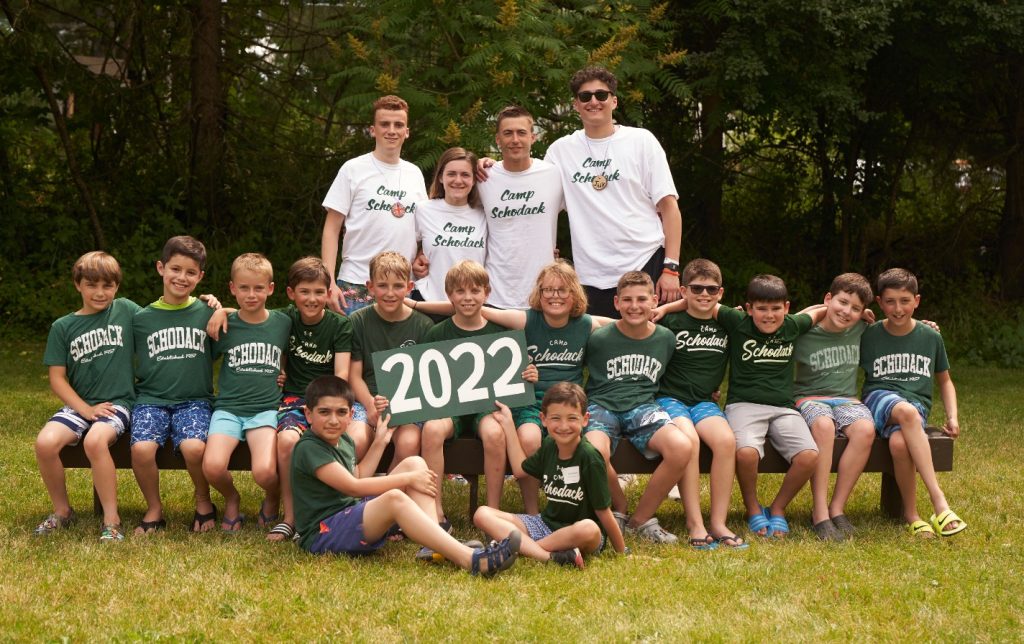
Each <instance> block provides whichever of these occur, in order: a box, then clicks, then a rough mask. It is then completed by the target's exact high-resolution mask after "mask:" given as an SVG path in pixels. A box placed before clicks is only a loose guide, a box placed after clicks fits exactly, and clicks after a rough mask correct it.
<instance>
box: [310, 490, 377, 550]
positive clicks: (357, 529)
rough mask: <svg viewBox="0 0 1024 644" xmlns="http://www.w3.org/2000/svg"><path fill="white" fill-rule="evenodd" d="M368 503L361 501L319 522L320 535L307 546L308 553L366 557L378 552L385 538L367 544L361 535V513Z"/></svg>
mask: <svg viewBox="0 0 1024 644" xmlns="http://www.w3.org/2000/svg"><path fill="white" fill-rule="evenodd" d="M369 501H370V499H363V500H362V501H360V502H359V503H357V504H355V505H353V506H351V507H348V508H345V509H344V510H342V511H341V512H337V513H335V514H332V515H331V516H329V517H327V518H326V519H324V520H323V521H321V522H320V534H319V535H317V537H316V539H314V540H313V543H312V544H311V545H310V546H309V551H310V552H311V553H313V554H315V555H322V554H328V553H332V554H346V555H366V554H370V553H371V552H376V551H377V550H380V549H381V548H382V547H383V546H384V544H385V543H387V538H386V537H384V536H381V538H380V539H378V540H377V541H373V542H368V541H366V536H365V535H364V534H363V511H364V510H365V509H366V504H367V503H368V502H369Z"/></svg>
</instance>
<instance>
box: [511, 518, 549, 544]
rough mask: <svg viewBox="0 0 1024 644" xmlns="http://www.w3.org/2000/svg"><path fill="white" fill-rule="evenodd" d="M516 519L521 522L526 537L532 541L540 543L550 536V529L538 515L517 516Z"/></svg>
mask: <svg viewBox="0 0 1024 644" xmlns="http://www.w3.org/2000/svg"><path fill="white" fill-rule="evenodd" d="M516 518H518V519H519V520H520V521H522V522H523V525H524V526H526V534H527V536H529V537H530V538H531V539H533V540H534V541H540V540H541V539H543V538H544V537H547V536H549V535H550V534H551V528H549V527H548V524H546V523H544V520H543V519H541V518H540V515H539V514H517V515H516Z"/></svg>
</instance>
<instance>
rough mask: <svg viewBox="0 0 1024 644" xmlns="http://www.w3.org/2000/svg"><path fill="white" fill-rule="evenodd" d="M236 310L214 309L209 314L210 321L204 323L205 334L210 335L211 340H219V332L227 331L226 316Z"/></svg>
mask: <svg viewBox="0 0 1024 644" xmlns="http://www.w3.org/2000/svg"><path fill="white" fill-rule="evenodd" d="M237 310H238V309H218V310H216V311H214V312H213V315H211V316H210V321H209V322H207V323H206V335H208V336H210V339H211V340H220V334H221V333H222V332H223V333H227V332H228V316H229V315H231V314H232V313H234V312H235V311H237Z"/></svg>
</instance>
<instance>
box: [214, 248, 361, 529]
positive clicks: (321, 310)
mask: <svg viewBox="0 0 1024 644" xmlns="http://www.w3.org/2000/svg"><path fill="white" fill-rule="evenodd" d="M330 288H331V274H330V273H329V272H327V267H326V266H324V263H323V262H321V261H320V259H319V258H318V257H303V258H301V259H299V260H296V261H295V262H294V263H293V264H292V265H291V267H290V268H289V269H288V286H287V288H286V289H285V293H286V294H287V295H288V299H289V300H291V301H292V303H291V304H289V305H288V306H286V307H285V308H283V309H279V310H280V311H281V312H282V313H284V314H285V315H287V316H288V319H290V320H291V331H290V333H289V334H288V354H287V355H286V356H285V364H286V365H287V368H286V369H285V371H286V374H285V376H284V395H283V397H282V398H281V406H280V407H279V408H278V410H277V473H278V478H279V479H280V481H281V505H282V507H283V510H284V516H283V517H282V520H281V522H280V523H278V524H277V525H275V526H274V527H273V528H271V529H270V531H269V532H268V533H267V539H268V540H269V541H286V540H288V539H291V538H292V537H293V536H295V512H294V509H293V507H292V488H291V477H289V476H288V469H289V468H290V467H291V461H292V450H293V449H294V448H295V443H297V442H299V437H300V436H302V433H303V432H304V431H306V429H308V428H309V426H308V425H307V424H306V415H305V414H304V413H303V406H304V405H305V400H303V398H302V396H303V394H304V393H305V391H306V386H307V385H309V383H310V382H312V381H313V379H314V378H316V377H318V376H325V375H329V374H332V373H333V374H334V375H336V376H338V377H339V378H342V379H344V380H348V370H349V362H350V360H351V355H352V323H351V322H350V321H349V319H348V318H347V317H345V316H343V315H340V314H338V313H335V312H334V311H329V310H327V308H326V307H327V299H328V294H329V293H330ZM225 311H228V312H233V311H231V310H230V309H225ZM226 320H227V316H226V315H225V314H224V313H223V312H222V313H218V314H217V315H215V316H214V317H213V319H212V320H211V321H210V337H212V338H213V339H214V340H216V339H217V338H218V337H219V333H220V330H221V329H224V330H227V324H226ZM278 382H280V378H279V379H278ZM365 425H366V411H365V410H364V409H363V406H362V405H360V404H358V403H356V404H355V405H354V406H353V409H352V422H351V423H350V427H351V428H352V429H353V431H354V432H356V433H358V434H359V435H361V436H365V435H366V433H367V430H366V427H365ZM364 451H365V450H364ZM266 518H267V520H268V521H276V520H277V518H278V517H277V512H276V511H274V513H273V514H272V515H271V516H268V517H266Z"/></svg>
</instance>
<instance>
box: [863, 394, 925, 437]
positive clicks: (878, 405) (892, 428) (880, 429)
mask: <svg viewBox="0 0 1024 644" xmlns="http://www.w3.org/2000/svg"><path fill="white" fill-rule="evenodd" d="M901 402H905V403H909V404H911V405H913V406H914V409H916V410H917V413H918V414H919V415H920V416H921V425H922V426H925V425H927V424H928V410H927V409H925V408H924V405H922V404H921V403H916V402H914V401H913V400H907V399H906V398H904V397H903V396H901V395H899V394H898V393H896V392H895V391H885V390H883V389H877V390H875V391H872V392H871V393H869V394H868V395H867V396H864V404H865V405H867V408H868V409H870V410H871V417H872V418H874V420H875V432H876V433H877V434H878V436H879V438H889V437H890V436H892V435H893V434H894V433H895V432H898V431H900V429H901V428H900V426H899V425H896V424H895V423H890V422H889V420H890V418H891V417H892V410H893V408H894V407H896V405H898V404H899V403H901Z"/></svg>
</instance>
